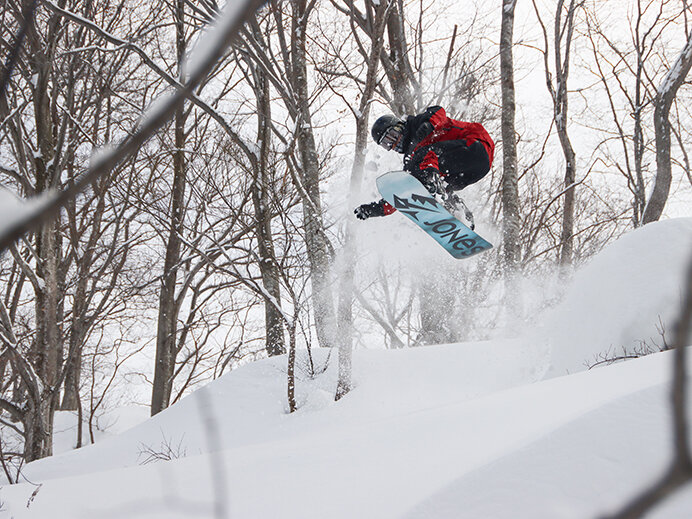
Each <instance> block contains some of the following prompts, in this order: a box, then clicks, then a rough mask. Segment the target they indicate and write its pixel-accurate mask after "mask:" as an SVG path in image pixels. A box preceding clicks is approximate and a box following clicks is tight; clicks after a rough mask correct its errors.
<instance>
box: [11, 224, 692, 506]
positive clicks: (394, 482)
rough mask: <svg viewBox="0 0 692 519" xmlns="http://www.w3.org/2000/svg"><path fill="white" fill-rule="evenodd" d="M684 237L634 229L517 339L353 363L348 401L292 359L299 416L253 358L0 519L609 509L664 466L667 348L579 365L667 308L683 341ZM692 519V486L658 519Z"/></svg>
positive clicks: (47, 482) (92, 450)
mask: <svg viewBox="0 0 692 519" xmlns="http://www.w3.org/2000/svg"><path fill="white" fill-rule="evenodd" d="M691 243H692V219H683V220H674V221H668V222H662V223H658V224H655V225H650V226H647V227H645V228H644V229H640V230H638V231H636V232H633V233H631V234H630V235H628V236H626V237H625V238H623V239H622V240H620V241H619V242H617V243H615V244H613V245H611V246H610V247H609V248H608V249H607V250H606V251H604V252H603V253H602V254H601V255H599V256H598V257H597V258H595V259H594V260H593V261H592V262H591V263H590V264H589V265H588V266H587V267H586V268H585V269H583V271H582V272H580V273H579V274H578V275H577V276H576V278H575V282H574V284H573V286H572V287H571V288H570V289H569V290H568V293H567V295H566V298H565V301H564V303H563V304H562V305H561V307H560V308H558V309H556V310H555V311H554V312H553V313H551V315H549V316H546V318H545V320H544V321H542V322H541V323H539V324H538V325H536V326H535V328H532V329H530V330H528V331H527V333H526V334H524V335H522V336H518V337H516V338H515V339H512V340H496V341H490V342H482V343H466V344H452V345H440V346H433V347H426V348H418V349H409V350H395V351H394V350H393V351H383V350H376V349H373V350H365V351H363V350H360V351H357V352H355V358H354V376H355V382H356V385H357V386H356V388H355V390H354V391H352V392H351V393H350V394H349V395H348V396H347V397H346V398H344V399H343V400H341V401H340V402H338V403H334V402H333V399H332V395H333V391H334V387H335V378H336V373H335V372H336V357H335V355H336V354H332V355H331V358H330V356H329V355H328V352H325V351H318V352H315V364H316V368H317V372H318V373H317V374H315V375H313V376H310V375H309V370H308V363H307V359H306V356H305V355H304V354H303V355H301V356H300V359H301V360H300V365H301V367H302V370H301V373H300V375H301V380H300V383H299V386H298V391H299V401H300V405H301V408H300V410H299V411H298V412H297V413H294V414H292V415H288V414H286V403H285V362H286V361H285V358H273V359H269V360H263V361H259V362H256V363H253V364H251V365H247V366H244V367H242V368H240V369H238V370H236V371H234V372H232V373H230V374H228V375H226V376H224V377H222V378H221V379H219V380H217V381H215V382H213V383H211V384H209V385H208V386H206V387H205V388H203V389H202V390H199V391H197V392H196V393H194V394H193V395H191V396H189V397H187V398H186V399H184V400H183V401H181V402H180V403H179V404H176V405H175V406H173V407H172V408H170V409H168V410H166V411H164V412H163V413H161V414H159V415H157V416H156V417H154V418H152V419H149V420H147V421H145V422H143V423H141V424H139V425H137V426H135V427H133V428H132V429H129V430H127V431H125V432H123V433H121V434H119V435H116V436H113V437H110V438H107V439H104V440H103V441H101V442H99V443H97V444H96V445H93V446H90V447H87V448H84V449H80V450H78V451H73V452H69V453H66V454H62V455H59V456H55V457H53V458H49V459H45V460H41V461H39V462H35V463H32V464H30V465H29V466H28V467H26V469H25V475H26V478H27V480H28V481H27V482H25V483H22V484H20V485H13V486H5V487H3V488H2V489H1V490H0V501H2V511H1V512H0V517H8V518H9V517H14V518H16V519H20V518H24V517H31V518H34V517H37V518H43V517H51V518H56V519H57V518H69V519H76V518H82V517H83V518H111V517H118V518H120V517H128V518H129V517H141V518H145V519H151V518H174V517H194V518H197V517H199V518H202V517H226V518H233V519H235V518H252V519H258V518H260V519H261V518H277V517H280V518H301V519H302V518H321V519H323V518H330V519H331V518H334V519H339V518H344V519H345V518H349V519H352V518H378V519H380V518H426V519H428V518H431V519H432V518H435V519H437V518H473V519H492V518H507V519H523V518H526V519H542V518H545V519H557V518H585V517H595V516H597V515H599V514H602V513H606V512H608V511H611V510H613V509H614V508H615V507H617V505H618V504H619V503H622V502H623V501H624V500H626V499H627V498H628V497H629V496H631V495H633V494H634V493H635V492H636V491H637V490H638V489H639V488H641V487H642V486H645V485H647V483H649V482H650V481H652V480H653V479H654V478H656V477H657V476H658V475H659V474H660V473H661V472H662V470H663V469H664V467H665V466H666V464H667V463H668V460H669V456H670V455H671V442H670V432H669V430H670V426H669V410H668V394H667V392H668V380H669V377H670V367H671V361H672V355H671V353H670V352H664V353H657V354H654V355H650V356H647V357H643V358H640V359H637V360H630V361H627V362H622V363H618V364H613V365H610V366H605V365H604V366H602V367H599V368H598V369H593V370H590V371H587V370H585V366H584V362H585V361H587V360H589V359H590V358H591V357H592V356H593V355H596V354H599V353H601V352H603V351H604V350H607V349H608V348H609V347H610V346H615V345H618V346H620V345H622V346H628V345H629V344H628V341H635V342H636V341H638V340H644V339H647V338H648V337H649V336H654V335H655V334H656V328H655V324H656V323H657V322H658V317H659V316H660V317H661V320H662V321H663V322H664V323H666V326H667V329H668V330H672V323H670V322H668V321H670V320H671V319H672V318H673V317H674V316H675V308H676V306H677V304H678V302H679V292H680V286H681V283H682V280H681V273H682V271H683V265H684V263H685V261H686V260H687V256H688V255H689V254H690V252H692V251H691V250H690V244H691ZM654 248H655V249H656V250H655V251H653V250H652V249H654ZM669 333H672V332H670V331H669ZM374 346H376V345H374ZM325 365H326V366H327V369H326V370H325V371H324V372H322V371H321V369H320V368H322V367H323V366H325ZM690 368H691V369H692V366H690ZM565 373H569V374H565ZM153 453H159V454H161V455H162V456H163V457H168V458H171V459H170V460H168V461H163V460H161V461H152V455H153ZM39 485H40V486H39ZM691 516H692V489H689V490H688V491H686V492H682V493H681V494H679V495H678V496H676V497H675V498H674V499H671V500H670V501H669V502H667V503H666V504H665V506H664V507H662V508H661V509H659V510H656V511H655V513H654V514H653V515H652V517H656V518H666V519H670V518H689V517H691Z"/></svg>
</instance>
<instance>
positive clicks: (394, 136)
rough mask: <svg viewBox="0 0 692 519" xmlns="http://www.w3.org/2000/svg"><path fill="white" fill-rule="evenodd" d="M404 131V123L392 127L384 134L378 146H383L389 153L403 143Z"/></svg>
mask: <svg viewBox="0 0 692 519" xmlns="http://www.w3.org/2000/svg"><path fill="white" fill-rule="evenodd" d="M403 131H404V125H403V124H402V123H398V124H395V125H394V126H390V127H389V128H387V130H386V131H385V132H384V133H383V134H382V137H381V138H380V140H379V141H378V143H377V144H379V145H380V146H382V147H383V148H384V149H386V150H387V151H389V150H391V149H394V148H395V147H396V146H397V145H398V144H399V143H400V142H401V137H402V135H403Z"/></svg>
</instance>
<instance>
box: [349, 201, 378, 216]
mask: <svg viewBox="0 0 692 519" xmlns="http://www.w3.org/2000/svg"><path fill="white" fill-rule="evenodd" d="M353 213H354V214H355V215H356V218H358V219H359V220H367V219H368V218H370V217H371V216H384V203H383V201H382V200H380V201H379V202H371V203H369V204H363V205H359V206H358V207H356V208H355V210H354V211H353Z"/></svg>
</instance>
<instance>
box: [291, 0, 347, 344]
mask: <svg viewBox="0 0 692 519" xmlns="http://www.w3.org/2000/svg"><path fill="white" fill-rule="evenodd" d="M291 5H292V7H293V21H292V38H291V52H292V56H293V62H292V64H291V65H292V69H291V83H292V85H293V89H294V95H295V97H296V99H295V101H296V108H297V119H296V125H297V128H296V141H297V144H298V154H299V158H300V180H301V182H302V184H303V185H302V186H300V187H302V188H303V189H304V191H305V195H306V196H307V199H306V200H304V201H303V225H304V227H305V242H306V246H307V255H308V261H309V263H310V274H311V282H312V300H313V310H314V315H315V327H316V333H317V340H318V343H319V345H320V346H322V347H332V346H334V345H335V344H336V315H335V311H334V296H333V294H332V288H331V279H330V276H329V271H330V253H329V243H328V239H327V236H326V233H325V229H324V221H323V219H322V202H321V199H320V177H319V173H320V168H319V161H318V158H317V147H316V145H315V136H314V131H313V128H312V118H311V115H310V98H309V92H308V76H307V53H306V46H305V45H306V31H307V25H308V18H309V9H308V5H307V1H306V0H296V1H294V2H292V4H291Z"/></svg>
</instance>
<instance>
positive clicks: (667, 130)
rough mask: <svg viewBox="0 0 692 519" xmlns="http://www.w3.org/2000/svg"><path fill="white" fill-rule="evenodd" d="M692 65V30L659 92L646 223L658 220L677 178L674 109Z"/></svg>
mask: <svg viewBox="0 0 692 519" xmlns="http://www.w3.org/2000/svg"><path fill="white" fill-rule="evenodd" d="M690 68H692V33H690V35H689V36H688V38H687V43H686V45H685V47H684V48H683V49H682V51H681V52H680V55H679V56H678V58H677V60H675V63H674V64H673V66H672V67H671V68H670V70H669V71H668V73H667V74H666V76H665V77H664V78H663V81H662V82H661V84H660V85H659V87H658V90H657V92H656V99H655V102H654V106H655V108H654V128H655V130H656V178H655V180H654V187H653V191H652V192H651V197H650V198H649V201H648V203H647V204H646V208H645V209H644V214H643V216H642V223H644V224H647V223H650V222H654V221H656V220H658V219H659V218H660V217H661V215H662V214H663V209H664V207H665V205H666V202H667V200H668V194H669V193H670V185H671V182H672V179H673V173H672V167H671V158H670V145H671V127H670V120H669V115H670V108H671V106H672V104H673V101H674V100H675V96H676V95H677V92H678V89H679V88H680V86H682V84H683V82H684V81H685V78H686V77H687V74H688V73H689V71H690Z"/></svg>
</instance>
